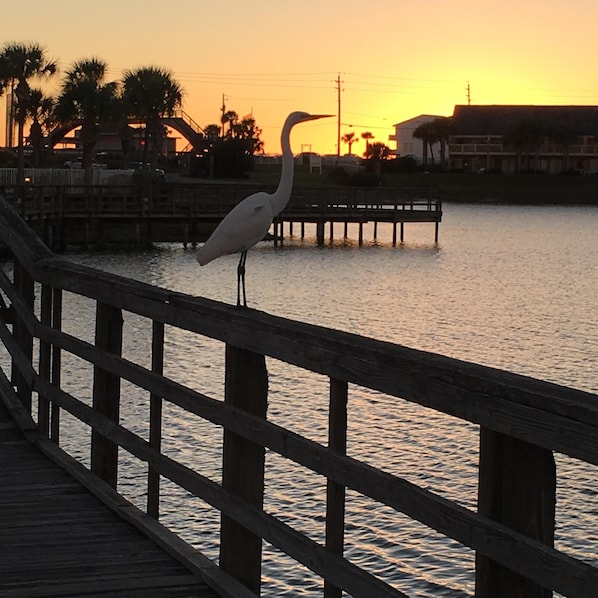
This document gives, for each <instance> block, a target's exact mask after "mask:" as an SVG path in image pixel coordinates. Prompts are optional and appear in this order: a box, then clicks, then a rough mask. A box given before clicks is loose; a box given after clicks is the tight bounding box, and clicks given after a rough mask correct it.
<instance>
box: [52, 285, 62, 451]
mask: <svg viewBox="0 0 598 598" xmlns="http://www.w3.org/2000/svg"><path fill="white" fill-rule="evenodd" d="M52 328H53V329H54V330H62V289H53V291H52ZM61 367H62V351H61V349H60V347H57V346H56V345H54V346H53V347H52V372H51V380H50V382H51V384H52V386H55V387H56V388H60V383H61ZM50 438H51V439H52V441H54V442H55V443H56V444H59V443H60V406H59V405H56V403H52V410H51V413H50Z"/></svg>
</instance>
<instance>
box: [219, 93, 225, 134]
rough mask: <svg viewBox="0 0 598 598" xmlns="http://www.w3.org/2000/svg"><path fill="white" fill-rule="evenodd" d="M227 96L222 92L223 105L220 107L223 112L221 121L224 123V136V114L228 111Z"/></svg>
mask: <svg viewBox="0 0 598 598" xmlns="http://www.w3.org/2000/svg"><path fill="white" fill-rule="evenodd" d="M225 101H226V97H225V95H224V94H222V107H221V108H220V111H221V112H222V116H221V118H220V122H221V123H222V137H224V115H225V113H226V103H225Z"/></svg>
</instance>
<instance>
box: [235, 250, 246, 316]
mask: <svg viewBox="0 0 598 598" xmlns="http://www.w3.org/2000/svg"><path fill="white" fill-rule="evenodd" d="M246 260H247V251H243V252H241V258H240V259H239V265H238V266H237V307H241V290H243V307H247V294H246V293H245V262H246Z"/></svg>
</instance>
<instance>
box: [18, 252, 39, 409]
mask: <svg viewBox="0 0 598 598" xmlns="http://www.w3.org/2000/svg"><path fill="white" fill-rule="evenodd" d="M14 286H15V287H16V289H17V292H18V293H19V294H20V295H21V298H22V299H23V301H24V302H25V304H26V305H27V307H28V308H29V309H30V310H31V312H33V304H34V296H35V291H34V282H33V278H32V276H31V274H30V273H29V272H28V271H27V269H26V268H25V267H24V266H23V265H22V264H21V263H20V262H19V261H18V260H17V258H16V257H15V258H14ZM13 336H14V337H15V340H16V342H17V345H18V346H19V348H20V349H21V351H22V352H23V354H24V355H25V357H26V358H27V360H28V361H29V363H31V364H32V361H33V335H32V334H31V332H30V331H29V330H27V326H26V324H25V322H24V320H23V318H22V317H21V316H20V315H19V313H18V311H17V310H16V309H15V310H14V323H13ZM12 381H13V384H15V386H16V388H17V394H18V396H19V398H20V399H21V402H22V403H23V405H24V406H25V409H27V412H28V413H31V395H32V392H31V385H30V384H29V383H28V382H27V381H26V380H25V378H24V377H23V375H22V373H21V372H20V371H19V370H18V367H17V366H16V364H15V363H14V362H13V364H12Z"/></svg>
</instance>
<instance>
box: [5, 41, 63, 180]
mask: <svg viewBox="0 0 598 598" xmlns="http://www.w3.org/2000/svg"><path fill="white" fill-rule="evenodd" d="M57 69H58V67H57V65H56V62H55V61H52V60H49V59H48V58H47V56H46V52H45V50H44V49H43V48H42V47H41V46H40V45H38V44H35V43H30V44H24V43H18V42H8V43H6V44H5V45H4V47H3V48H2V51H1V52H0V93H1V92H2V91H3V90H5V89H7V88H10V93H11V95H12V98H11V99H12V100H13V103H12V106H13V107H14V116H15V120H16V123H17V147H18V153H17V182H19V183H23V182H24V181H25V154H24V151H23V141H24V130H25V121H26V120H27V115H28V106H29V102H30V95H31V87H30V86H29V80H30V79H33V78H43V77H47V76H51V75H53V74H54V73H56V71H57Z"/></svg>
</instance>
